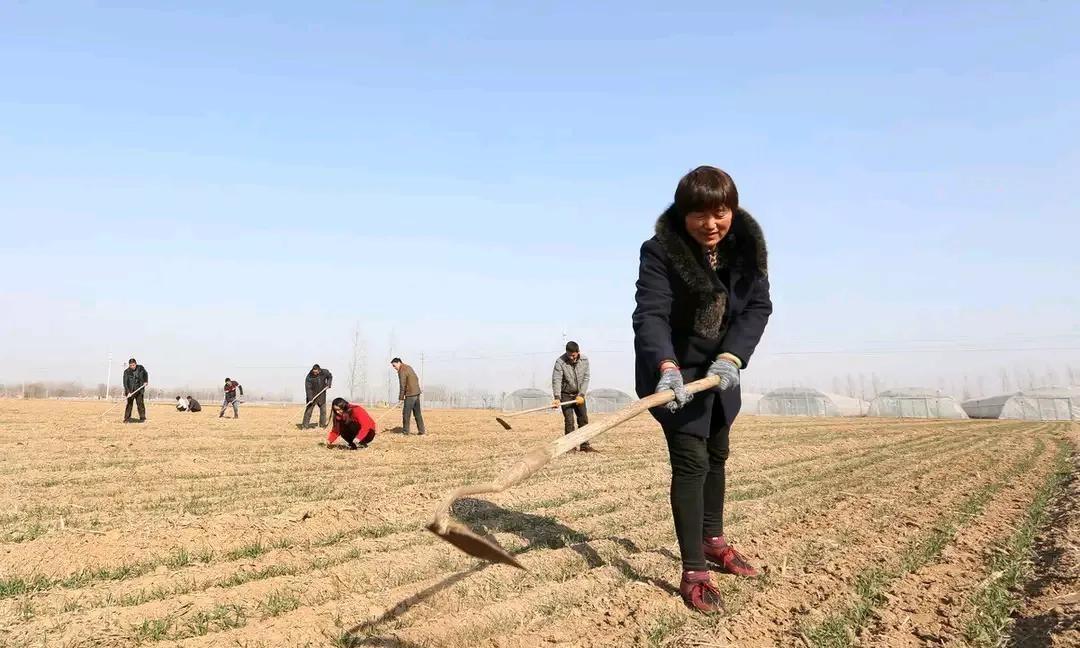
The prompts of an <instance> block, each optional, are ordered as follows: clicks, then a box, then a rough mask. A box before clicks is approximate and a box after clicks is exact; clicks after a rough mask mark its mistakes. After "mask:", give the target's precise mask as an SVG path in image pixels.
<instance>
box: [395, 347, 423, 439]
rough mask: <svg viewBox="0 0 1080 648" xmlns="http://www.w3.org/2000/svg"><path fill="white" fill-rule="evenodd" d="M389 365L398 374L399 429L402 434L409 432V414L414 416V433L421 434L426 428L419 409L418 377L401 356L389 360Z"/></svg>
mask: <svg viewBox="0 0 1080 648" xmlns="http://www.w3.org/2000/svg"><path fill="white" fill-rule="evenodd" d="M390 366H391V367H393V368H394V371H396V372H397V375H398V402H400V403H401V404H402V407H401V431H402V432H403V433H404V434H408V433H409V417H410V415H411V416H413V417H415V418H416V434H418V435H421V436H422V435H423V434H424V433H425V432H426V430H425V428H424V415H423V413H422V412H421V411H420V394H421V393H423V392H421V391H420V379H419V378H417V376H416V372H415V371H413V368H412V367H410V366H409V365H407V364H405V363H404V362H402V361H401V358H394V359H393V360H391V361H390Z"/></svg>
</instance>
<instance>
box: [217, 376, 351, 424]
mask: <svg viewBox="0 0 1080 648" xmlns="http://www.w3.org/2000/svg"><path fill="white" fill-rule="evenodd" d="M327 389H330V385H327V386H326V387H323V388H322V391H320V392H319V393H318V394H315V396H314V397H313V398H312V399H311V400H309V401H308V402H306V403H304V411H305V412H306V411H307V408H309V407H311V404H312V403H314V402H315V401H317V400H319V396H322V395H323V393H324V392H325V391H326V390H327ZM222 410H224V408H222ZM330 418H331V419H332V418H334V410H333V408H330ZM300 425H301V424H300V423H297V424H296V427H300ZM323 427H325V426H323Z"/></svg>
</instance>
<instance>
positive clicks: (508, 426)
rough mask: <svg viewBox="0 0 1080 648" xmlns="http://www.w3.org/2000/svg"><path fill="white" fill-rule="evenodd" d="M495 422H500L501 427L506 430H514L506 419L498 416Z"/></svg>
mask: <svg viewBox="0 0 1080 648" xmlns="http://www.w3.org/2000/svg"><path fill="white" fill-rule="evenodd" d="M495 420H496V421H498V422H499V425H501V426H503V429H504V430H512V429H513V428H511V427H510V424H509V423H507V422H506V421H505V420H504V419H501V418H499V417H497V416H496V417H495Z"/></svg>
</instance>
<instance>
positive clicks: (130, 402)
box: [124, 397, 135, 421]
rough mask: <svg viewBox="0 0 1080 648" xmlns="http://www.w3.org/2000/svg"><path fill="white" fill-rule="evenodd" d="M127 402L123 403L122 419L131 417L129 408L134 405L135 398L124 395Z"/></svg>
mask: <svg viewBox="0 0 1080 648" xmlns="http://www.w3.org/2000/svg"><path fill="white" fill-rule="evenodd" d="M125 400H126V401H127V404H125V405H124V420H125V421H127V420H128V419H130V418H131V408H132V407H134V406H135V399H134V398H131V397H126V398H125Z"/></svg>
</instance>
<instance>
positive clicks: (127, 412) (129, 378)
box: [123, 358, 150, 423]
mask: <svg viewBox="0 0 1080 648" xmlns="http://www.w3.org/2000/svg"><path fill="white" fill-rule="evenodd" d="M123 382H124V398H126V399H127V404H126V405H125V406H124V423H136V422H137V423H144V422H146V400H145V398H146V387H147V386H148V385H149V384H150V374H148V373H146V367H144V366H142V365H141V364H139V363H138V362H135V358H131V359H129V360H128V367H127V369H124V380H123ZM132 394H134V395H132ZM132 405H136V406H138V408H139V418H138V420H137V421H136V420H135V419H132V418H131V407H132Z"/></svg>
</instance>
